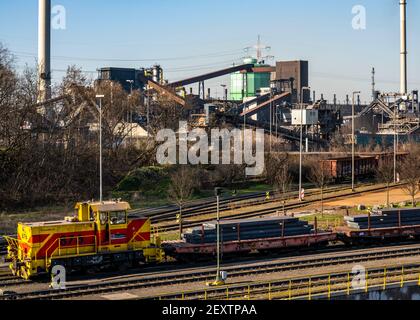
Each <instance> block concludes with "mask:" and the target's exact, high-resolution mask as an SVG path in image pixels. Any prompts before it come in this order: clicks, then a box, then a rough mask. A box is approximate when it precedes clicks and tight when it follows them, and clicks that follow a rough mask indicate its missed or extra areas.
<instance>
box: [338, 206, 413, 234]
mask: <svg viewBox="0 0 420 320" xmlns="http://www.w3.org/2000/svg"><path fill="white" fill-rule="evenodd" d="M344 219H345V221H346V223H347V225H348V227H350V228H352V229H357V230H364V229H369V228H370V229H380V228H395V227H399V226H402V227H405V226H417V225H420V208H413V209H382V210H377V211H375V213H374V214H371V215H370V216H369V215H359V216H354V217H345V218H344Z"/></svg>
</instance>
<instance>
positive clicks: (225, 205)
mask: <svg viewBox="0 0 420 320" xmlns="http://www.w3.org/2000/svg"><path fill="white" fill-rule="evenodd" d="M372 185H373V184H372V183H367V184H363V185H361V187H368V186H372ZM349 188H350V186H349V185H344V186H343V185H341V186H339V187H332V188H328V189H327V190H325V191H324V192H325V193H326V194H328V193H334V192H339V191H344V190H347V189H349ZM320 193H321V192H320V191H319V190H318V189H311V190H308V191H307V192H306V196H307V197H312V196H316V195H319V194H320ZM266 196H267V195H266V192H257V193H252V194H247V195H241V196H236V197H228V198H222V199H221V200H220V203H219V210H220V212H223V211H228V210H232V209H238V208H244V207H250V206H254V205H261V204H270V203H276V202H278V201H282V200H283V199H284V198H285V199H286V200H290V199H297V198H298V191H292V192H289V193H287V194H286V196H285V197H283V196H281V195H276V194H274V191H273V190H271V191H270V199H267V198H266ZM178 212H179V208H177V207H173V206H165V207H162V208H155V209H153V208H152V209H138V210H132V211H130V213H131V214H142V215H144V216H147V217H149V218H150V219H151V221H152V222H154V223H156V222H165V221H171V220H173V219H174V217H175V215H176V214H177V213H178ZM214 212H216V203H215V201H214V198H211V199H204V200H202V201H200V202H199V201H195V202H193V203H190V204H188V205H186V206H185V207H184V209H183V213H182V215H183V216H184V217H193V216H198V215H205V214H211V213H214Z"/></svg>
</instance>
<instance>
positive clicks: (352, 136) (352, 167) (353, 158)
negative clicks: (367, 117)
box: [351, 91, 361, 192]
mask: <svg viewBox="0 0 420 320" xmlns="http://www.w3.org/2000/svg"><path fill="white" fill-rule="evenodd" d="M360 93H361V92H360V91H355V92H353V100H352V106H351V190H352V191H353V192H354V191H355V168H354V167H355V144H356V139H355V132H354V131H355V129H354V127H355V126H354V117H355V112H354V99H355V96H356V94H360Z"/></svg>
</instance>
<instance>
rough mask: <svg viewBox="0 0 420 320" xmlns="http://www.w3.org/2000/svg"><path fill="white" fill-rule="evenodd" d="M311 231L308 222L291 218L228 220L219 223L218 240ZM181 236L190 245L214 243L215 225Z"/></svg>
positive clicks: (280, 235) (210, 224)
mask: <svg viewBox="0 0 420 320" xmlns="http://www.w3.org/2000/svg"><path fill="white" fill-rule="evenodd" d="M283 225H284V227H283ZM312 229H313V226H312V225H309V224H308V222H306V221H300V220H299V219H298V218H292V217H279V218H263V219H247V220H229V221H221V222H220V240H221V241H223V242H228V241H238V240H253V239H267V238H278V237H282V236H284V237H290V236H299V235H308V234H311V233H312ZM183 236H184V240H185V241H186V242H187V243H191V244H201V243H215V242H216V241H217V224H216V222H209V223H204V224H203V225H202V226H201V227H196V228H194V229H191V230H189V231H188V232H186V233H184V235H183Z"/></svg>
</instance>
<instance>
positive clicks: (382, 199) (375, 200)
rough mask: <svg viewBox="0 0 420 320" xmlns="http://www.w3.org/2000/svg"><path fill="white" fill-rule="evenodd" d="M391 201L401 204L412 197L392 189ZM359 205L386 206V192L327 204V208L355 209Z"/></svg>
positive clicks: (367, 194) (372, 193)
mask: <svg viewBox="0 0 420 320" xmlns="http://www.w3.org/2000/svg"><path fill="white" fill-rule="evenodd" d="M389 201H390V202H391V203H400V202H404V201H411V197H410V196H409V195H407V194H406V193H405V192H404V191H403V190H401V189H392V190H390V193H389ZM359 204H363V205H365V206H374V205H383V204H386V191H380V192H371V193H366V194H363V195H358V196H355V197H351V198H346V199H342V200H336V201H330V202H326V203H325V206H326V207H340V206H346V207H354V206H357V205H359Z"/></svg>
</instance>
